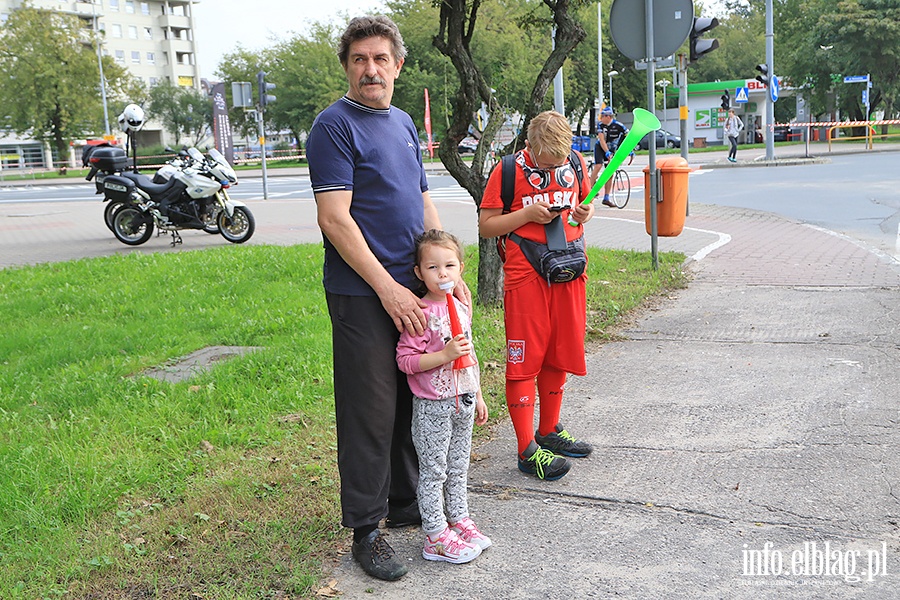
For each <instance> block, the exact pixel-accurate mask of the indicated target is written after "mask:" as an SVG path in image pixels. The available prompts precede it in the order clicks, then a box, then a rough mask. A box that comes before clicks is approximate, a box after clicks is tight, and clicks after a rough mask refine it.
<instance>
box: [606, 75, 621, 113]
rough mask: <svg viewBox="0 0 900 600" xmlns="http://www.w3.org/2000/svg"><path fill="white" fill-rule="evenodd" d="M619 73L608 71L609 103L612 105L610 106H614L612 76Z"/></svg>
mask: <svg viewBox="0 0 900 600" xmlns="http://www.w3.org/2000/svg"><path fill="white" fill-rule="evenodd" d="M618 74H619V72H618V71H610V72H609V73H607V75H608V76H609V105H610V107H612V105H613V95H612V78H613V77H615V76H616V75H618Z"/></svg>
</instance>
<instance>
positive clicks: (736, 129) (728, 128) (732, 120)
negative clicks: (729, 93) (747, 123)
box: [725, 108, 744, 162]
mask: <svg viewBox="0 0 900 600" xmlns="http://www.w3.org/2000/svg"><path fill="white" fill-rule="evenodd" d="M743 128H744V122H743V121H741V120H740V119H739V118H738V117H737V115H735V114H734V109H733V108H729V109H728V118H727V119H725V135H726V136H727V137H728V141H729V142H731V149H730V150H729V151H728V160H729V161H730V162H737V147H738V142H737V140H738V136H739V135H740V134H741V130H742V129H743Z"/></svg>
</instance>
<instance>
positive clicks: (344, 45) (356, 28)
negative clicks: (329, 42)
mask: <svg viewBox="0 0 900 600" xmlns="http://www.w3.org/2000/svg"><path fill="white" fill-rule="evenodd" d="M370 37H383V38H385V39H387V40H388V41H389V42H390V43H391V47H392V48H391V49H392V51H393V55H394V60H395V61H400V60H403V59H404V58H406V46H404V45H403V37H402V36H401V35H400V29H399V28H398V27H397V24H396V23H394V22H393V21H392V20H391V19H390V18H388V17H385V16H384V15H378V16H372V15H366V16H364V17H355V18H353V19H352V20H351V21H350V23H349V24H348V25H347V29H345V30H344V33H343V35H341V43H340V45H339V46H338V58H340V60H341V64H342V65H344V67H346V66H347V59H348V58H349V54H350V44H352V43H353V42H357V41H359V40H364V39H367V38H370Z"/></svg>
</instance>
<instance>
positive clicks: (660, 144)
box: [638, 129, 681, 150]
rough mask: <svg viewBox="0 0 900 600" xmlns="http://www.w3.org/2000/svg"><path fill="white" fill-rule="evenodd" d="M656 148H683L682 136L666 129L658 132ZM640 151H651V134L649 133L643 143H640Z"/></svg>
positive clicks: (642, 140) (642, 139)
mask: <svg viewBox="0 0 900 600" xmlns="http://www.w3.org/2000/svg"><path fill="white" fill-rule="evenodd" d="M656 147H657V148H681V136H678V135H675V134H674V133H672V132H671V131H666V130H665V129H660V130H658V131H657V132H656ZM638 149H640V150H649V149H650V134H649V133H648V134H647V135H645V136H644V137H643V138H641V141H640V142H638Z"/></svg>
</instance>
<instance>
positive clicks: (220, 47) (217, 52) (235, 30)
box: [194, 0, 384, 79]
mask: <svg viewBox="0 0 900 600" xmlns="http://www.w3.org/2000/svg"><path fill="white" fill-rule="evenodd" d="M383 7H384V3H383V2H381V1H380V0H255V1H251V2H247V0H201V2H200V3H199V4H195V5H194V17H195V19H196V25H197V27H196V31H195V32H194V35H195V41H196V42H197V47H198V56H197V60H198V62H199V63H200V74H201V76H202V77H206V78H210V79H212V78H213V72H214V71H215V70H216V68H217V67H218V65H219V62H220V61H221V59H222V56H223V55H225V54H226V53H228V52H231V51H233V50H234V48H235V45H236V44H238V43H240V44H241V45H242V46H243V47H244V48H246V49H248V50H259V49H261V48H265V47H266V46H268V45H270V43H271V42H270V41H271V39H272V38H273V37H275V38H278V39H287V38H289V37H291V32H298V33H305V32H306V31H307V30H308V29H307V28H308V26H309V24H310V23H314V22H320V21H334V22H343V20H342V19H341V16H342V15H346V14H349V15H350V16H354V17H355V16H358V15H362V14H366V13H367V12H380V11H379V8H380V9H381V11H383Z"/></svg>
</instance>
